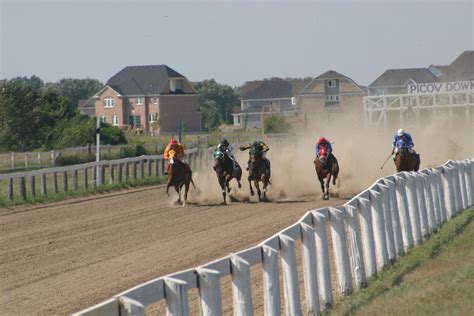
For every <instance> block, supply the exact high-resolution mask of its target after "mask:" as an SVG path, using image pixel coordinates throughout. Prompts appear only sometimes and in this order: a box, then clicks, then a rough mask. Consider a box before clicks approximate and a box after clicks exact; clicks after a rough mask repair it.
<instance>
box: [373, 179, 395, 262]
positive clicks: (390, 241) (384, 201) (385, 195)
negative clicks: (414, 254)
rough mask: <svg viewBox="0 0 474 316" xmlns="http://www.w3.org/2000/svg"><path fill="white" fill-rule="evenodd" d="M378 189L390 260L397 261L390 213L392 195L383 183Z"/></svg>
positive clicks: (378, 185)
mask: <svg viewBox="0 0 474 316" xmlns="http://www.w3.org/2000/svg"><path fill="white" fill-rule="evenodd" d="M377 188H378V191H379V193H380V194H381V196H380V202H381V203H380V206H381V207H382V208H381V210H382V212H383V218H384V222H385V240H386V244H387V253H388V260H389V261H393V260H395V259H396V257H397V255H396V250H395V241H394V238H393V223H392V214H391V213H390V208H391V206H390V195H389V192H388V189H389V188H388V186H387V185H385V184H382V183H379V184H377Z"/></svg>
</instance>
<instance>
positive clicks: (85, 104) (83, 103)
mask: <svg viewBox="0 0 474 316" xmlns="http://www.w3.org/2000/svg"><path fill="white" fill-rule="evenodd" d="M90 107H95V97H91V98H89V99H81V100H79V104H78V108H90Z"/></svg>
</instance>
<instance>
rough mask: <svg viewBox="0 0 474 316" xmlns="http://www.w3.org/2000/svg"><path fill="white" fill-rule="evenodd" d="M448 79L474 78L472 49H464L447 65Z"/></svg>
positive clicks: (473, 53) (473, 54)
mask: <svg viewBox="0 0 474 316" xmlns="http://www.w3.org/2000/svg"><path fill="white" fill-rule="evenodd" d="M448 78H449V80H450V81H464V80H474V51H472V50H471V51H465V52H463V53H462V54H461V55H459V57H458V58H456V59H455V60H454V61H453V62H452V63H451V65H450V66H449V71H448Z"/></svg>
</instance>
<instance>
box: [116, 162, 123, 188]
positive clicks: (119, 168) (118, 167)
mask: <svg viewBox="0 0 474 316" xmlns="http://www.w3.org/2000/svg"><path fill="white" fill-rule="evenodd" d="M122 168H123V163H119V164H118V165H117V178H118V183H122Z"/></svg>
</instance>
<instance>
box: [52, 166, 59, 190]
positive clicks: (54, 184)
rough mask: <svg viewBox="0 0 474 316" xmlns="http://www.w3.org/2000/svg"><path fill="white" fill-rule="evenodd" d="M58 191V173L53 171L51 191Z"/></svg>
mask: <svg viewBox="0 0 474 316" xmlns="http://www.w3.org/2000/svg"><path fill="white" fill-rule="evenodd" d="M58 191H59V190H58V173H57V172H56V171H55V172H53V192H54V194H58Z"/></svg>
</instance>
